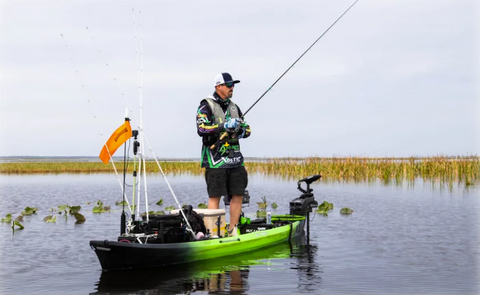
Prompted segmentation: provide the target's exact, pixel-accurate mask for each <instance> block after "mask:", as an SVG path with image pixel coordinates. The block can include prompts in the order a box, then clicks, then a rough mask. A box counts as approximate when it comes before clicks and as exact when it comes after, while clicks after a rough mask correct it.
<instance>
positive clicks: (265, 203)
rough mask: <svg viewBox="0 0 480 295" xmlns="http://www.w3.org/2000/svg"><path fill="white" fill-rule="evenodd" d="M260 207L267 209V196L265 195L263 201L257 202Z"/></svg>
mask: <svg viewBox="0 0 480 295" xmlns="http://www.w3.org/2000/svg"><path fill="white" fill-rule="evenodd" d="M257 205H258V208H260V209H266V208H267V206H268V204H267V197H265V196H263V197H262V201H261V202H257Z"/></svg>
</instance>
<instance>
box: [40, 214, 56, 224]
mask: <svg viewBox="0 0 480 295" xmlns="http://www.w3.org/2000/svg"><path fill="white" fill-rule="evenodd" d="M43 221H45V222H48V223H55V222H57V216H54V215H48V216H46V217H45V218H44V219H43Z"/></svg>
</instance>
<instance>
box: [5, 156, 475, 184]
mask: <svg viewBox="0 0 480 295" xmlns="http://www.w3.org/2000/svg"><path fill="white" fill-rule="evenodd" d="M160 165H161V167H162V169H163V171H164V173H166V174H184V173H186V174H194V175H201V174H203V169H202V168H200V163H198V162H183V161H178V162H173V161H162V162H160ZM123 166H124V165H123V163H122V162H118V163H115V167H116V169H117V171H118V172H119V173H122V171H123ZM127 167H128V169H127V171H128V172H129V173H130V172H132V171H133V163H132V162H131V163H129V164H128V166H127ZM245 167H246V168H247V170H248V172H249V173H259V174H264V175H276V176H281V177H283V178H287V179H300V178H303V177H306V176H309V175H313V174H321V175H322V179H323V180H331V181H350V180H352V181H362V182H363V181H375V180H381V181H383V182H384V183H386V184H388V183H390V182H397V183H400V182H402V181H405V180H406V181H413V180H415V179H417V178H421V179H423V180H426V181H433V182H442V183H449V184H450V185H451V184H452V183H454V182H462V183H465V185H467V186H469V185H474V184H477V183H478V181H479V179H480V158H479V157H478V156H456V157H449V156H434V157H423V158H420V157H410V158H366V157H338V158H335V157H333V158H319V157H312V158H274V159H262V160H253V161H247V162H246V163H245ZM137 169H138V168H137ZM146 170H147V172H150V173H158V172H159V171H160V170H159V168H158V166H157V164H156V162H154V161H150V162H147V164H146ZM112 172H113V168H112V165H111V164H109V165H104V164H103V163H101V162H19V163H0V173H1V174H35V173H112Z"/></svg>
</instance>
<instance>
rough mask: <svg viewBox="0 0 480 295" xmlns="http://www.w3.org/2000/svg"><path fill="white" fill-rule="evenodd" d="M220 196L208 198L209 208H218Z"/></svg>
mask: <svg viewBox="0 0 480 295" xmlns="http://www.w3.org/2000/svg"><path fill="white" fill-rule="evenodd" d="M220 198H221V197H210V198H208V209H218V208H219V207H220ZM239 216H240V215H239Z"/></svg>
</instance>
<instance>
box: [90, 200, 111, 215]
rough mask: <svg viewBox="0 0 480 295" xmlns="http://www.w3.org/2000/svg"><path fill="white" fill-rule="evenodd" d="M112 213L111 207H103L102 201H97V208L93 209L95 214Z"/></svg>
mask: <svg viewBox="0 0 480 295" xmlns="http://www.w3.org/2000/svg"><path fill="white" fill-rule="evenodd" d="M109 211H110V206H103V202H102V201H100V200H99V201H97V206H95V207H93V209H92V212H93V213H105V212H109Z"/></svg>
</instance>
